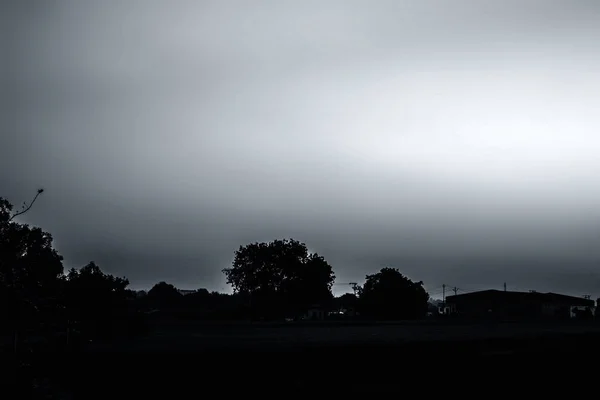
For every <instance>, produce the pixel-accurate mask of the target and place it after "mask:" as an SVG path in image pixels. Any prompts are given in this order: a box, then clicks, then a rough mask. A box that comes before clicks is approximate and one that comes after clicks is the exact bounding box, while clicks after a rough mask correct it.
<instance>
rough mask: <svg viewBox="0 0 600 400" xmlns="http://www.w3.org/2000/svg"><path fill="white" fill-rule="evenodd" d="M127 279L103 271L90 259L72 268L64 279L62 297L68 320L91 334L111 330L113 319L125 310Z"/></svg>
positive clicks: (121, 317)
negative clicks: (86, 262)
mask: <svg viewBox="0 0 600 400" xmlns="http://www.w3.org/2000/svg"><path fill="white" fill-rule="evenodd" d="M128 285H129V281H128V280H127V279H125V278H118V277H114V276H112V275H109V274H105V273H104V272H102V270H100V267H98V266H97V265H96V263H94V262H93V261H92V262H90V263H89V264H87V265H86V266H84V267H83V268H81V269H79V270H76V269H71V270H70V271H69V273H68V275H67V279H66V283H65V300H66V306H67V313H68V318H69V321H70V323H71V324H73V323H77V324H78V325H79V327H80V328H81V330H83V331H84V333H85V334H86V335H90V336H93V337H97V336H105V335H109V334H112V333H114V328H116V326H113V325H115V321H123V318H124V317H125V313H126V311H127V299H128V296H129V293H128V292H127V290H126V288H127V286H128Z"/></svg>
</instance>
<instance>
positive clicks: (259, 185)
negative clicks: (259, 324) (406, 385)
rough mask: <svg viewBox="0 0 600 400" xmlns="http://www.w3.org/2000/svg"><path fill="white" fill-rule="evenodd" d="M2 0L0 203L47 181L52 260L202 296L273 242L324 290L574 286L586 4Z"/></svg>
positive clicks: (588, 58)
mask: <svg viewBox="0 0 600 400" xmlns="http://www.w3.org/2000/svg"><path fill="white" fill-rule="evenodd" d="M7 4H8V3H7ZM3 7H5V8H6V10H5V11H6V12H3V13H2V14H3V15H5V16H8V17H5V18H6V21H5V22H6V25H5V26H8V29H9V32H10V33H11V35H8V37H10V38H11V39H9V42H8V46H7V49H8V54H10V56H11V57H9V59H10V62H9V63H7V65H6V68H7V69H6V70H5V73H2V77H1V78H0V79H2V87H3V88H5V89H6V90H3V95H2V96H0V100H1V104H2V105H3V107H2V109H3V111H2V114H1V115H2V121H3V122H2V125H1V126H0V128H1V129H2V137H3V144H5V145H3V146H1V147H0V171H1V172H0V186H1V188H2V193H1V195H3V196H6V197H8V198H10V199H11V200H13V202H15V203H20V202H21V201H22V200H23V199H26V198H27V196H28V194H29V193H32V192H33V191H34V190H35V188H37V185H43V186H45V187H46V188H47V189H48V190H47V192H46V193H45V194H44V197H43V201H40V203H39V204H37V205H36V208H35V209H34V210H33V211H32V212H31V213H30V214H28V215H27V218H25V220H26V221H28V222H31V223H35V224H39V225H41V226H43V227H44V228H45V229H47V230H49V231H51V232H52V233H53V234H54V236H55V238H56V241H57V246H59V249H60V251H61V252H62V253H63V254H64V255H65V259H66V264H67V266H69V267H70V266H80V265H82V264H84V263H85V262H87V261H89V260H96V261H97V262H98V263H100V264H101V266H102V267H104V268H106V269H107V270H110V271H111V272H113V273H116V274H118V275H127V276H128V277H129V278H130V280H131V281H132V284H133V285H134V286H137V287H141V286H148V285H151V284H152V283H153V282H155V281H157V280H163V279H164V280H169V281H171V282H173V283H175V284H177V285H179V286H181V287H199V286H206V287H210V288H214V289H220V288H221V287H223V286H224V284H223V278H222V276H221V273H220V270H221V269H222V268H223V267H225V266H227V265H228V264H229V262H230V261H231V258H232V256H233V251H234V250H235V249H236V248H237V247H238V246H239V245H240V244H244V243H247V242H250V241H256V240H270V239H273V238H276V237H294V238H297V239H300V240H303V241H305V242H307V244H308V245H309V247H311V249H314V250H316V251H319V252H321V253H322V254H323V255H324V256H325V257H326V258H327V259H328V260H330V261H331V263H332V264H333V265H334V267H335V270H336V274H337V275H338V281H339V282H340V283H345V282H348V281H356V280H359V281H360V280H362V279H363V278H364V275H365V274H367V273H372V272H374V271H375V270H377V269H379V268H381V267H382V266H384V265H392V266H395V267H398V268H400V269H402V270H403V271H405V272H406V273H407V274H408V275H409V276H411V277H413V278H415V279H423V280H424V281H426V283H427V284H428V286H430V287H431V288H437V287H439V286H440V285H441V284H442V283H447V284H451V285H457V286H459V287H463V286H464V287H465V288H466V287H471V288H474V287H480V286H483V287H485V286H490V285H494V284H496V285H500V286H501V285H502V282H505V281H508V282H515V283H513V285H517V286H526V287H532V286H536V287H548V290H550V289H552V290H557V291H559V290H562V291H565V292H571V293H580V292H582V291H583V292H586V293H587V292H592V293H593V291H594V289H595V288H596V287H597V279H598V278H597V275H595V272H594V268H593V266H595V265H597V263H598V261H600V251H599V250H598V248H600V246H598V240H599V231H598V222H599V221H600V211H598V208H597V204H598V203H599V200H600V191H599V190H598V189H597V185H595V182H596V174H597V172H598V171H599V170H600V161H598V157H597V155H598V154H599V151H600V140H598V138H597V133H596V131H597V129H598V127H599V126H600V121H599V117H598V115H597V112H596V110H597V109H598V106H599V105H600V95H599V93H600V90H599V89H600V80H598V78H597V77H596V71H597V69H598V67H599V66H600V59H599V53H598V51H597V46H596V43H598V40H599V39H600V29H598V19H599V12H600V7H598V6H597V5H595V4H594V3H593V2H590V1H569V2H567V1H543V2H542V1H504V2H476V1H466V0H463V1H455V2H451V3H450V2H443V1H403V2H402V1H376V2H373V1H370V2H367V1H319V2H316V1H314V2H311V1H308V2H291V1H290V2H286V1H277V2H270V1H257V2H252V3H247V2H241V1H237V2H226V1H223V2H221V1H204V2H192V1H170V2H168V4H167V2H160V1H118V2H117V1H114V2H111V1H105V2H91V1H56V2H52V3H43V4H41V3H39V2H31V1H19V2H12V5H5V6H3ZM339 287H340V288H342V287H343V288H344V289H345V286H344V285H339ZM339 290H342V289H339Z"/></svg>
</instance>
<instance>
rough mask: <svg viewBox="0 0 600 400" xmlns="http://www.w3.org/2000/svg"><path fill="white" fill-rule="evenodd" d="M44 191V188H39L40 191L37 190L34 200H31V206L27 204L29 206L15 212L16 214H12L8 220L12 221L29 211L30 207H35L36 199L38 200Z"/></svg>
mask: <svg viewBox="0 0 600 400" xmlns="http://www.w3.org/2000/svg"><path fill="white" fill-rule="evenodd" d="M43 192H44V189H38V191H37V193H36V195H35V197H34V198H33V200H31V203H29V206H27V208H25V209H24V210H22V211H19V212H17V213H14V214H13V215H12V216H11V217H10V218H9V219H8V221H9V222H10V221H12V220H13V219H14V218H15V217H18V216H19V215H23V214H25V213H26V212H27V211H29V209H30V208H31V207H33V203H35V201H36V200H37V198H38V196H39V195H40V194H42V193H43Z"/></svg>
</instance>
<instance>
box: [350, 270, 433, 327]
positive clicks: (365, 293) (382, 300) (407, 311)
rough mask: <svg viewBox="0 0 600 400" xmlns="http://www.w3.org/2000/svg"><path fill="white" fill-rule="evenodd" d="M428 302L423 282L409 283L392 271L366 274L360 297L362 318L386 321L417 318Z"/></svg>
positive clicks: (425, 309) (422, 314)
mask: <svg viewBox="0 0 600 400" xmlns="http://www.w3.org/2000/svg"><path fill="white" fill-rule="evenodd" d="M428 300H429V294H427V292H426V291H425V288H424V287H423V282H413V281H412V280H410V279H409V278H407V277H406V276H404V275H402V274H401V273H400V271H398V269H395V268H382V269H381V271H379V272H378V273H376V274H373V275H367V277H366V281H365V284H364V286H363V288H362V290H361V294H360V305H361V311H362V313H363V315H365V316H368V317H372V318H377V319H388V320H389V319H416V318H421V317H423V316H425V314H426V313H427V301H428Z"/></svg>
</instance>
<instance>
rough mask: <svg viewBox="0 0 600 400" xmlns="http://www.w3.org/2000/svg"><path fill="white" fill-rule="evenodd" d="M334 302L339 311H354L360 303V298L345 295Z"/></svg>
mask: <svg viewBox="0 0 600 400" xmlns="http://www.w3.org/2000/svg"><path fill="white" fill-rule="evenodd" d="M334 302H335V306H336V308H337V309H354V308H356V305H357V303H358V298H357V297H356V295H354V294H353V293H345V294H343V295H341V296H339V297H336V298H335V300H334Z"/></svg>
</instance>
